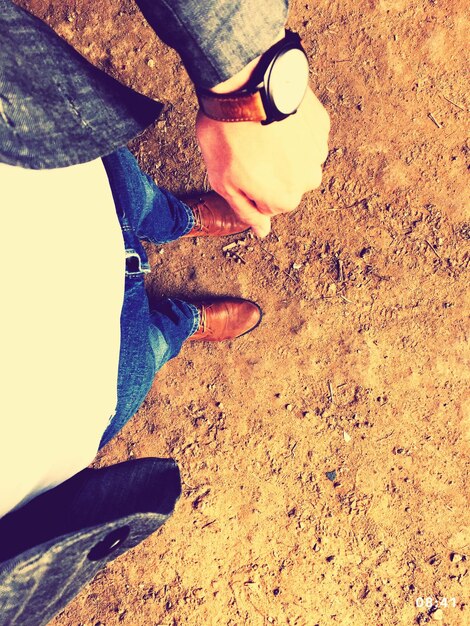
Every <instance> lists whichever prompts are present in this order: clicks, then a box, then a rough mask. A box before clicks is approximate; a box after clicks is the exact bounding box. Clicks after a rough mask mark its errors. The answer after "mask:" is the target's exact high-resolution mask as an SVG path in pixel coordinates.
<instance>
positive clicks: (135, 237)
mask: <svg viewBox="0 0 470 626" xmlns="http://www.w3.org/2000/svg"><path fill="white" fill-rule="evenodd" d="M103 163H104V166H105V168H106V172H107V174H108V179H109V183H110V186H111V190H112V193H113V198H114V202H115V205H116V212H117V215H118V218H119V222H120V224H121V228H122V232H123V237H124V245H125V248H126V278H125V292H124V304H123V307H122V312H121V349H120V355H119V372H118V402H117V407H116V413H115V415H114V416H113V418H112V420H111V421H110V423H109V425H108V427H107V429H106V430H105V432H104V434H103V437H102V439H101V442H100V448H102V447H103V446H104V445H105V444H106V443H108V441H109V440H110V439H111V438H112V437H114V435H116V434H117V433H118V432H119V431H120V430H121V428H122V427H123V426H124V425H125V424H126V423H127V422H128V420H129V419H130V418H131V417H132V416H133V415H134V414H135V413H136V411H137V410H138V408H139V407H140V405H141V404H142V402H143V401H144V398H145V396H146V395H147V393H148V391H149V389H150V387H151V385H152V382H153V379H154V377H155V374H156V372H157V371H158V370H159V369H160V368H161V367H162V366H163V365H164V364H165V363H166V362H167V361H168V360H169V359H172V358H173V357H175V356H176V355H177V354H178V353H179V351H180V350H181V346H182V344H183V342H184V341H185V340H186V339H187V338H188V337H189V336H190V335H192V334H193V333H194V332H195V330H196V329H197V327H198V325H199V312H198V309H197V308H196V307H195V306H194V305H192V304H189V303H187V302H183V301H182V300H175V299H173V300H170V299H165V300H162V301H160V302H159V303H157V304H155V305H154V306H153V308H152V310H150V306H149V301H148V299H147V294H146V291H145V285H144V274H145V273H148V272H150V266H149V263H148V259H147V255H146V254H145V250H144V248H143V246H142V244H141V242H140V240H141V239H145V240H146V241H151V242H153V243H156V244H162V243H167V242H169V241H174V240H175V239H178V238H179V237H181V236H182V235H185V234H186V233H188V232H189V231H190V230H191V228H192V227H193V225H194V217H193V214H192V211H191V209H190V208H189V207H188V206H187V205H186V204H184V203H183V202H181V200H178V199H177V198H175V196H173V195H172V194H171V193H169V192H168V191H166V190H164V189H159V188H158V187H157V185H156V184H155V183H154V181H153V180H152V179H151V178H150V177H149V176H147V175H146V174H145V173H144V172H142V170H141V169H140V168H139V166H138V164H137V161H136V160H135V158H134V157H133V155H132V154H131V153H130V152H129V150H128V149H127V148H120V149H119V150H117V151H116V152H113V153H112V154H110V155H108V156H106V157H103Z"/></svg>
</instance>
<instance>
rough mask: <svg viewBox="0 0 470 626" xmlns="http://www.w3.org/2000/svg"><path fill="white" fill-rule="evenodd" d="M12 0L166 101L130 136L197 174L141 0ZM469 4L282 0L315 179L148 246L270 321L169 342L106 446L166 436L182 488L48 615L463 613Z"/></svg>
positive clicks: (185, 98)
mask: <svg viewBox="0 0 470 626" xmlns="http://www.w3.org/2000/svg"><path fill="white" fill-rule="evenodd" d="M23 5H24V6H28V7H29V8H30V10H32V11H33V12H35V13H36V14H37V15H39V16H41V17H42V18H44V19H46V20H47V21H48V22H49V23H50V24H51V25H52V26H53V28H55V29H56V31H57V32H59V33H60V34H61V35H62V36H63V37H65V38H66V39H67V40H68V41H69V42H71V44H72V45H74V46H75V47H76V48H77V49H78V50H80V51H81V52H82V53H83V54H84V55H85V56H86V57H87V58H89V59H90V60H91V61H92V62H94V63H95V64H97V65H98V66H99V67H101V68H103V69H104V70H106V71H108V72H110V73H111V74H112V75H114V76H115V77H117V78H119V79H120V80H122V81H123V82H125V83H126V84H129V85H131V86H133V87H134V88H136V89H137V90H140V91H142V92H144V93H146V94H149V95H151V96H153V97H155V98H157V99H160V100H161V101H163V102H164V103H165V104H166V109H165V111H164V113H163V115H162V117H161V119H160V120H159V121H158V122H157V123H156V124H155V125H154V127H152V128H151V129H149V130H148V131H146V132H145V133H144V134H143V135H142V136H141V137H140V138H138V139H137V140H135V141H134V142H133V144H132V146H131V147H132V149H133V151H134V153H135V154H136V155H137V157H138V158H139V160H140V163H141V164H142V166H143V167H144V169H145V170H146V171H147V172H149V173H150V174H151V175H152V176H154V178H155V179H156V180H157V181H158V183H159V184H161V185H163V186H166V187H167V188H169V189H171V190H172V191H174V192H176V193H186V192H190V191H192V190H195V189H202V188H204V187H205V186H206V184H207V181H206V178H205V172H204V167H203V163H202V160H201V157H200V154H199V152H198V149H197V146H196V143H195V139H194V133H193V125H194V115H195V112H196V108H197V104H196V99H195V97H194V94H193V90H192V86H191V84H190V82H189V80H188V79H187V77H186V74H185V72H184V69H183V67H182V66H181V63H180V62H179V60H178V57H177V55H176V54H175V53H174V52H173V51H172V50H169V49H167V48H166V47H165V46H163V44H161V43H160V42H159V40H158V39H157V38H156V37H155V35H154V34H153V32H152V30H151V29H150V27H149V26H148V24H147V23H146V22H145V20H144V19H143V17H142V15H141V14H140V12H139V11H138V9H137V8H136V6H135V5H134V4H133V3H132V2H131V1H130V0H121V1H120V0H62V1H60V0H54V1H48V0H27V1H26V0H24V2H23ZM465 5H466V3H465V2H464V0H448V1H447V2H446V3H444V2H440V1H438V0H407V1H405V0H395V1H393V2H392V1H391V0H344V1H343V2H338V1H337V0H316V1H315V2H311V3H310V2H309V3H305V2H300V1H294V2H292V4H291V13H290V20H289V24H290V26H291V27H292V28H293V29H296V30H298V31H299V32H300V33H301V35H302V37H303V40H304V43H305V48H306V50H307V52H308V54H309V56H310V59H311V67H312V73H311V80H312V84H313V87H314V89H315V91H316V93H317V94H318V96H319V97H320V98H321V100H322V102H323V103H324V105H325V106H326V107H327V109H328V111H329V113H330V116H331V120H332V132H331V141H330V154H329V158H328V161H327V163H326V166H325V169H324V179H323V184H322V186H321V188H320V190H317V191H316V192H313V193H310V194H308V195H307V196H305V198H304V200H303V202H302V204H301V207H300V208H299V210H298V211H297V212H296V213H295V214H292V215H289V216H282V217H279V218H277V219H276V220H275V223H274V229H273V233H272V234H271V235H270V236H269V237H268V238H267V239H266V240H263V241H258V240H255V239H252V238H250V237H249V236H248V237H247V236H243V237H241V238H240V237H232V238H228V239H225V240H220V239H219V240H210V241H202V240H184V241H181V242H177V243H173V244H171V245H167V246H165V247H162V248H158V247H155V246H151V245H149V246H148V252H149V258H150V261H151V263H152V266H153V268H154V269H153V274H152V276H151V277H150V279H149V290H150V291H151V292H152V294H153V297H158V296H160V295H162V294H172V295H176V294H177V295H179V296H183V297H190V298H193V297H197V296H200V295H205V294H209V293H210V294H220V295H222V294H230V295H235V296H243V297H247V298H251V299H254V300H256V301H257V302H259V303H260V305H261V306H262V308H263V310H264V313H265V316H264V321H263V324H262V325H261V326H260V327H259V328H258V329H257V330H256V331H255V332H253V333H252V334H250V335H248V336H246V337H243V338H242V339H240V340H238V341H234V342H233V343H229V344H225V345H217V344H215V345H202V344H193V345H187V346H185V347H184V348H183V351H182V353H181V355H180V356H179V358H178V359H176V360H174V361H173V362H170V363H169V364H167V365H166V366H165V367H164V369H163V370H162V371H161V373H160V374H159V375H158V377H157V379H156V381H155V384H154V386H153V388H152V390H151V392H150V394H149V396H148V397H147V399H146V401H145V403H144V406H143V407H142V409H141V410H140V412H139V413H138V415H137V416H136V417H135V418H134V419H133V420H132V421H131V422H130V423H129V424H128V425H127V427H126V428H125V429H124V431H123V432H122V433H121V434H120V435H119V436H118V437H117V438H116V440H115V441H113V442H112V443H111V444H110V445H109V446H108V447H106V448H105V449H104V450H103V452H102V454H101V455H100V456H99V458H98V459H97V465H100V466H103V465H108V464H112V463H116V462H118V461H122V460H125V459H128V458H131V457H132V458H136V457H143V456H161V457H166V456H171V457H174V458H175V459H177V461H178V463H179V465H180V468H181V473H182V478H183V481H184V484H183V489H184V493H183V496H182V498H181V500H180V501H179V503H178V505H177V509H176V512H175V514H174V516H173V517H172V518H171V520H170V521H169V522H168V523H167V524H166V525H165V526H164V527H163V529H162V530H161V531H160V532H158V533H157V534H155V535H154V536H152V537H150V538H149V539H148V540H146V541H145V542H144V543H143V544H141V545H140V546H138V547H137V548H136V549H134V550H132V551H130V552H129V553H127V554H126V555H124V556H122V557H121V558H119V559H118V560H116V561H115V562H113V563H112V564H110V565H109V566H108V567H107V569H106V570H105V571H103V572H102V573H101V574H99V575H98V577H97V578H96V579H95V580H94V581H93V582H92V583H91V584H90V585H89V586H87V587H86V588H85V589H84V590H83V591H82V593H80V595H79V596H78V597H77V598H76V600H75V601H74V602H73V603H72V604H70V605H69V606H68V607H67V608H66V609H65V610H64V611H63V612H62V613H61V614H60V615H59V616H58V617H57V618H56V619H54V620H53V622H52V623H51V626H117V625H121V624H122V625H123V626H183V625H185V626H242V625H249V626H265V625H266V626H268V625H271V624H272V625H278V626H294V625H296V626H333V625H337V624H339V625H343V626H363V625H364V626H392V625H394V626H395V625H397V626H398V625H400V626H401V625H412V624H426V623H428V622H429V623H434V622H436V623H440V624H443V625H446V626H465V625H468V624H470V606H469V589H470V576H469V570H470V525H469V524H470V515H469V502H468V496H469V475H468V467H469V457H468V453H469V447H470V446H469V444H470V415H469V408H470V407H469V386H468V383H469V378H468V360H469V351H468V335H469V324H468V301H469V298H468V294H469V291H468V286H469V283H468V266H469V259H470V250H469V238H470V223H469V213H468V196H467V195H466V192H465V185H466V184H467V179H466V176H467V173H468V162H469V159H468V157H469V154H468V153H469V148H470V145H469V143H468V141H467V139H466V124H467V123H468V101H467V90H466V83H465V78H466V76H465V70H466V69H467V68H468V67H469V65H470V64H469V59H468V55H467V52H468V32H469V23H468V19H467V18H466V16H465V9H466V8H467V9H468V6H467V7H466V6H465ZM466 36H467V37H466ZM467 128H468V127H467ZM231 242H236V245H235V246H234V247H232V249H231V250H229V251H228V254H227V251H224V247H225V246H226V245H227V244H229V243H231ZM424 598H432V602H433V606H432V607H431V608H429V607H426V606H425V605H424V606H422V607H421V606H417V604H418V605H420V604H421V603H422V600H421V599H424ZM423 602H425V601H424V600H423ZM428 602H429V601H428ZM435 602H440V606H435ZM436 609H437V610H436Z"/></svg>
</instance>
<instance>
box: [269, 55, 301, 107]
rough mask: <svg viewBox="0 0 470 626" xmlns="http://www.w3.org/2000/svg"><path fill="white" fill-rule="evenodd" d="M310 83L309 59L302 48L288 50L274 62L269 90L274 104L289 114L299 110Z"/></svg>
mask: <svg viewBox="0 0 470 626" xmlns="http://www.w3.org/2000/svg"><path fill="white" fill-rule="evenodd" d="M307 85H308V61H307V58H306V56H305V54H304V53H303V52H302V50H298V49H296V48H294V49H290V50H287V51H286V52H284V53H283V54H281V55H280V56H279V57H278V58H277V59H276V61H275V62H274V64H273V66H272V69H271V73H270V75H269V87H268V92H269V95H270V97H271V100H272V102H273V104H274V106H275V107H276V108H277V109H278V111H280V112H281V113H283V114H284V115H289V114H290V113H294V111H296V110H297V108H298V106H299V104H300V103H301V102H302V100H303V97H304V95H305V91H306V89H307Z"/></svg>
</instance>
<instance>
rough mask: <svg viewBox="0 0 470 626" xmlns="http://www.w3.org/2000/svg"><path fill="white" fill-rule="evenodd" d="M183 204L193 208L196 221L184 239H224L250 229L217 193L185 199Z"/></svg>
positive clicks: (210, 192)
mask: <svg viewBox="0 0 470 626" xmlns="http://www.w3.org/2000/svg"><path fill="white" fill-rule="evenodd" d="M183 202H184V203H185V204H187V205H188V206H189V207H190V208H191V210H192V212H193V214H194V219H195V223H194V226H193V228H192V229H191V230H190V231H189V233H187V234H186V235H183V237H223V236H224V235H235V234H237V233H242V232H244V231H245V230H248V228H249V226H248V225H247V224H245V223H244V222H241V221H240V220H239V219H238V217H237V216H236V214H235V213H234V211H233V209H232V208H231V207H230V205H229V204H228V202H226V201H225V200H224V199H223V198H222V196H219V194H218V193H215V191H209V192H208V193H203V194H200V195H198V196H193V197H190V198H185V199H183Z"/></svg>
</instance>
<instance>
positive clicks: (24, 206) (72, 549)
mask: <svg viewBox="0 0 470 626" xmlns="http://www.w3.org/2000/svg"><path fill="white" fill-rule="evenodd" d="M138 4H139V6H140V7H141V9H142V11H143V12H144V14H145V15H146V17H147V19H148V20H149V22H150V24H151V25H152V27H153V28H154V29H155V30H156V32H157V34H158V35H159V36H160V37H161V38H162V39H163V40H165V41H166V42H167V43H169V44H170V45H172V46H173V47H174V48H176V50H177V51H178V52H179V54H180V55H181V58H182V60H183V62H184V63H185V66H186V68H187V70H188V73H189V75H190V77H191V78H192V80H193V82H194V84H195V88H196V92H197V94H198V98H199V102H200V106H201V110H200V112H199V114H198V119H197V124H196V129H197V136H198V141H199V145H200V148H201V151H202V154H203V157H204V160H205V162H206V165H207V170H208V175H209V181H210V183H211V185H212V187H213V189H214V190H215V192H216V193H214V194H209V195H208V196H205V197H202V198H197V199H194V200H193V201H190V202H188V203H183V202H181V201H179V200H178V199H176V198H175V197H174V196H172V194H170V193H169V192H167V191H164V190H160V189H158V187H157V186H156V185H155V183H154V182H153V181H152V180H151V179H150V178H149V177H148V176H146V175H145V174H144V173H143V172H141V170H140V169H139V167H138V165H137V163H136V161H135V159H134V158H133V157H132V155H131V154H130V153H129V151H128V150H127V149H126V148H124V147H122V146H123V145H124V144H125V143H126V142H127V141H128V140H130V139H131V138H132V137H133V136H135V134H136V133H137V132H139V130H141V129H142V128H144V127H145V126H146V125H148V124H149V123H150V122H151V121H152V120H153V119H154V118H155V117H156V115H157V113H158V110H159V107H158V104H156V103H154V102H151V101H148V100H147V99H146V98H144V97H143V96H139V95H138V94H134V93H133V92H131V91H130V90H128V89H126V88H125V87H122V86H121V85H118V84H117V83H116V82H115V81H113V80H112V79H110V78H109V77H106V76H104V75H103V74H102V73H100V72H98V71H97V70H95V69H94V68H92V67H91V66H90V65H89V64H87V63H86V62H85V61H84V60H83V59H82V58H81V57H79V56H78V55H77V54H76V53H74V52H73V51H72V50H71V49H70V48H69V47H68V46H67V45H66V44H65V43H64V42H62V41H61V40H59V39H58V38H57V37H55V35H54V34H53V33H52V31H50V29H48V28H47V27H46V26H44V25H43V24H42V23H40V22H39V21H38V20H36V19H35V18H33V17H32V16H29V15H28V14H26V13H25V12H24V11H22V10H21V9H19V8H17V7H15V6H14V5H13V4H12V3H11V2H10V0H0V37H1V48H2V58H1V61H0V104H1V107H0V119H1V125H0V162H3V165H0V178H1V180H2V184H1V189H2V192H1V193H2V198H3V199H2V209H3V210H2V219H3V224H4V229H5V231H4V232H5V233H8V236H6V237H5V239H6V242H5V245H4V255H5V257H4V258H5V263H4V267H5V268H6V269H5V271H4V275H5V276H4V278H5V285H4V293H8V295H9V303H10V304H11V306H9V307H8V308H7V309H6V312H5V320H4V323H3V325H2V326H3V329H4V336H3V337H2V347H3V348H2V351H3V354H4V356H5V357H6V363H7V364H8V370H9V376H8V381H7V384H6V386H5V389H6V393H5V394H4V397H5V404H6V406H5V405H4V414H3V416H2V420H1V422H0V438H1V440H2V442H4V454H3V455H2V457H1V460H0V468H1V475H2V477H3V478H2V489H1V497H0V515H2V514H5V513H6V515H4V517H3V518H1V519H0V536H1V537H2V540H1V541H2V543H0V615H1V617H0V624H11V625H13V624H14V625H19V624H28V626H31V625H33V624H46V623H47V622H48V621H49V620H50V618H51V617H52V616H53V615H54V614H55V613H56V612H57V611H58V610H60V608H62V607H63V606H64V604H65V603H66V602H68V601H69V600H70V599H71V598H72V597H73V596H74V595H75V594H76V593H77V592H78V591H79V589H80V587H81V586H82V585H83V584H85V583H86V582H87V581H88V580H90V578H92V577H93V575H94V574H95V573H96V571H98V569H99V568H100V567H102V566H103V565H104V564H105V563H106V562H107V561H108V560H110V559H111V558H115V556H118V555H119V554H121V553H122V552H124V551H125V550H127V549H128V548H129V547H132V546H133V545H136V543H138V542H139V541H141V540H142V539H143V538H145V536H147V535H148V534H149V533H150V532H153V531H154V530H155V529H156V528H158V527H159V526H160V525H161V524H162V523H163V522H164V521H165V520H166V519H167V517H168V515H169V514H171V511H172V509H173V506H174V503H175V500H176V498H177V497H178V495H179V489H180V484H179V476H178V470H177V467H176V464H175V463H174V462H172V461H165V460H158V459H140V460H138V461H135V462H129V463H124V464H121V465H119V466H114V467H110V468H106V469H105V470H100V471H92V470H83V471H80V470H82V468H83V467H85V466H86V465H87V464H88V463H89V462H90V461H91V460H92V459H93V456H94V454H95V453H96V450H97V448H98V446H99V445H101V446H102V445H104V444H105V443H107V441H109V440H110V439H111V438H112V436H114V435H115V434H116V432H118V431H119V430H120V428H122V426H123V425H124V424H125V423H126V421H127V420H128V419H129V418H130V417H131V416H132V415H133V414H134V413H135V411H136V410H137V409H138V407H139V406H140V404H141V403H142V401H143V400H144V398H145V395H146V393H147V391H148V389H149V387H150V385H151V382H152V379H153V376H154V374H155V372H156V371H157V370H158V369H159V367H161V366H162V365H163V363H165V362H166V361H167V360H168V359H169V358H172V357H173V356H175V355H176V354H177V353H178V352H179V350H180V348H181V345H182V343H183V342H184V341H185V340H187V339H191V340H207V339H208V340H223V339H227V338H234V337H237V336H239V335H241V334H243V333H245V332H249V331H250V330H252V329H253V328H254V327H256V325H257V324H258V323H259V321H260V316H261V314H260V310H259V308H258V307H257V305H255V304H254V303H252V302H250V301H246V300H239V299H238V300H236V299H225V300H223V301H209V302H197V303H188V302H183V301H178V300H165V301H163V302H161V303H158V304H154V305H153V307H152V309H149V303H148V301H147V298H146V295H145V289H144V283H143V274H144V273H145V272H146V271H149V267H148V263H147V259H146V257H145V253H144V250H143V248H142V246H141V244H140V239H142V238H146V239H149V240H151V241H154V242H156V243H164V242H166V241H171V240H174V239H176V238H178V237H180V236H207V235H217V236H219V235H224V234H230V233H234V232H240V231H241V230H244V229H246V228H248V227H251V228H252V229H253V231H254V232H255V234H257V235H258V236H260V237H263V236H265V235H266V234H267V233H268V232H269V229H270V219H271V217H272V216H273V215H276V214H278V213H282V212H286V211H290V210H293V209H294V208H296V206H297V205H298V203H299V202H300V199H301V197H302V194H303V193H304V192H305V191H307V190H309V189H313V188H315V187H317V186H318V185H319V184H320V180H321V164H322V163H323V162H324V160H325V158H326V155H327V136H328V130H329V122H328V116H327V114H326V112H325V111H324V109H323V107H322V106H321V104H320V103H319V101H318V100H317V99H316V98H315V96H314V95H313V93H312V92H311V90H310V89H309V88H308V64H307V62H306V58H305V54H304V53H303V51H302V48H301V45H300V42H299V39H298V37H297V36H296V35H295V34H292V33H288V32H285V31H284V23H285V19H286V5H285V3H284V2H283V1H280V0H270V2H266V3H262V4H261V5H260V4H259V3H256V2H255V1H254V0H246V1H242V2H227V1H226V0H213V1H212V2H206V3H204V5H203V6H201V3H198V2H195V1H193V0H189V1H186V2H182V1H181V2H173V3H171V7H170V6H168V3H166V2H151V1H149V0H139V2H138ZM100 157H103V159H102V161H101V159H100ZM103 164H104V167H103ZM107 181H109V184H108V182H107ZM113 200H114V202H113ZM18 234H20V235H21V243H22V249H23V254H20V253H19V252H18V239H17V237H18ZM123 241H124V246H123V245H122V243H123ZM31 259H33V260H34V261H35V262H36V266H37V269H38V271H39V272H40V276H39V278H38V280H37V281H35V282H34V284H30V285H28V289H23V288H22V286H21V284H20V282H19V280H18V278H19V276H21V271H22V270H24V271H25V272H27V271H30V263H31ZM8 263H10V265H8ZM124 263H125V267H126V271H125V282H124V281H123V270H122V267H123V265H124ZM123 282H124V284H123ZM119 337H120V339H119ZM25 388H26V390H27V393H24V391H23V390H24V389H25ZM64 407H67V414H66V415H64ZM110 415H111V416H112V418H111V419H110V418H109V416H110ZM2 620H3V621H2Z"/></svg>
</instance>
